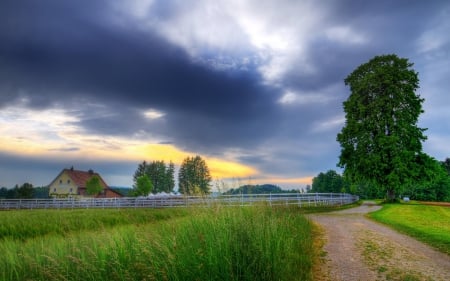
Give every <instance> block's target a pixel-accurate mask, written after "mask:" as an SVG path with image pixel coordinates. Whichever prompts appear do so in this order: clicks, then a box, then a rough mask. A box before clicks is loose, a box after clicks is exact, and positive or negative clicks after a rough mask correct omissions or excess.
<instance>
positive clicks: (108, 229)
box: [0, 206, 314, 281]
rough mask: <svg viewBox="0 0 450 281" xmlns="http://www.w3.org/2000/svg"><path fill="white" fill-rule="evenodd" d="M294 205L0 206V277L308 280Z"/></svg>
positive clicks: (303, 222) (307, 228)
mask: <svg viewBox="0 0 450 281" xmlns="http://www.w3.org/2000/svg"><path fill="white" fill-rule="evenodd" d="M312 227H313V226H312V224H311V223H310V222H309V221H308V220H307V219H306V218H305V217H304V216H303V215H302V212H301V211H300V209H298V208H295V207H279V208H270V207H267V206H253V207H242V208H239V207H236V208H231V207H221V206H216V207H212V208H199V209H163V210H152V209H141V210H139V209H138V210H92V209H90V210H64V211H62V210H47V211H44V210H37V211H26V210H24V211H5V212H0V253H1V255H0V280H46V281H50V280H256V279H257V280H312V266H313V264H312V263H313V258H314V249H313V238H314V237H313V235H312Z"/></svg>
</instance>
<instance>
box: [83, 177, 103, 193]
mask: <svg viewBox="0 0 450 281" xmlns="http://www.w3.org/2000/svg"><path fill="white" fill-rule="evenodd" d="M102 190H103V187H102V185H101V184H100V178H99V177H98V176H96V175H94V176H92V177H91V178H90V179H88V180H87V181H86V192H87V194H89V195H94V196H95V195H98V194H99V193H100V192H102Z"/></svg>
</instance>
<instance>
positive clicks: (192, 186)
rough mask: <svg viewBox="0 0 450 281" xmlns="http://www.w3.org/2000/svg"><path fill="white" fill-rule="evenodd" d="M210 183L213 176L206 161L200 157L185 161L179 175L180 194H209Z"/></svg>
mask: <svg viewBox="0 0 450 281" xmlns="http://www.w3.org/2000/svg"><path fill="white" fill-rule="evenodd" d="M210 182H211V176H210V174H209V169H208V166H207V165H206V162H205V160H203V159H202V158H201V157H200V156H198V155H197V156H195V157H187V158H185V159H184V160H183V163H182V164H181V167H180V172H179V173H178V185H179V188H180V190H179V191H180V193H182V194H186V195H198V194H209V193H210Z"/></svg>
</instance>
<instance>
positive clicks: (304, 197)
mask: <svg viewBox="0 0 450 281" xmlns="http://www.w3.org/2000/svg"><path fill="white" fill-rule="evenodd" d="M358 200H359V197H358V196H355V195H351V194H346V193H276V194H241V195H221V196H217V197H211V196H183V195H173V194H167V195H161V196H154V195H153V196H149V197H123V198H80V199H75V198H72V199H57V198H55V199H0V210H1V209H3V210H13V209H80V208H85V209H89V208H170V207H192V206H198V207H209V206H212V205H214V204H221V205H224V206H251V205H255V204H267V205H270V206H276V205H297V206H300V207H304V206H324V205H345V204H351V203H353V202H356V201H358Z"/></svg>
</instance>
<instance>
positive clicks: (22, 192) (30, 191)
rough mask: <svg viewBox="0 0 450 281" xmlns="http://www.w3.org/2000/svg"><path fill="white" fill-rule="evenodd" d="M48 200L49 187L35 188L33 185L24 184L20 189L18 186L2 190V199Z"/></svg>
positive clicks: (0, 189)
mask: <svg viewBox="0 0 450 281" xmlns="http://www.w3.org/2000/svg"><path fill="white" fill-rule="evenodd" d="M32 198H48V187H47V186H40V187H33V185H32V184H31V183H28V182H26V183H24V184H22V185H21V186H20V187H19V185H17V184H16V186H14V187H13V188H6V187H2V188H0V199H32Z"/></svg>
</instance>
